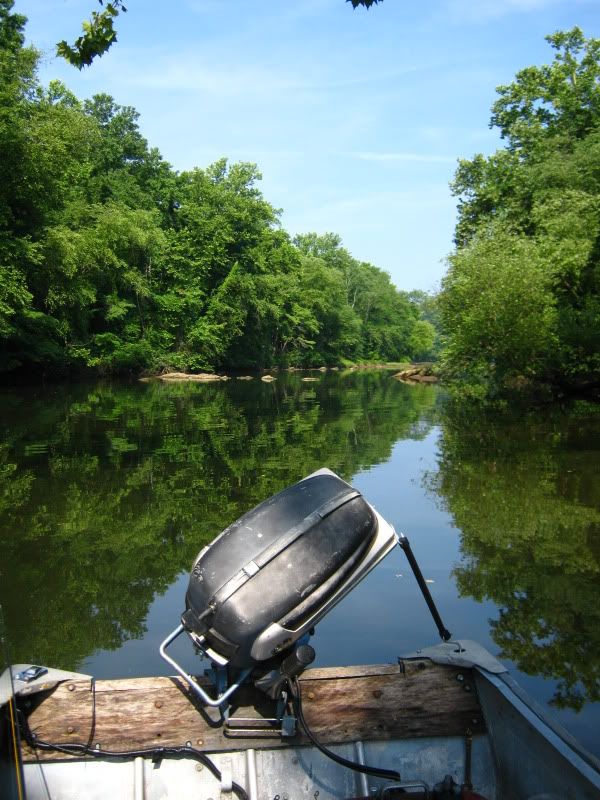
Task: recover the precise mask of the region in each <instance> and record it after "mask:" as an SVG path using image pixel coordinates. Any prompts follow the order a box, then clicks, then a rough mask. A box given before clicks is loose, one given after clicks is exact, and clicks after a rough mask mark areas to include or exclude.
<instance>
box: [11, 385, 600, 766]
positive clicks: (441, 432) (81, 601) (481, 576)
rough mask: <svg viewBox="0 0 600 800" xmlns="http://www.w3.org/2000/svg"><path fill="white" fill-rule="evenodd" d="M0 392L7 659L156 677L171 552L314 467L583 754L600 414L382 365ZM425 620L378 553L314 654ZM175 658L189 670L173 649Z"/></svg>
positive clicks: (364, 650) (597, 550)
mask: <svg viewBox="0 0 600 800" xmlns="http://www.w3.org/2000/svg"><path fill="white" fill-rule="evenodd" d="M316 375H318V376H319V377H318V380H317V381H316V382H311V383H307V382H303V381H302V380H301V377H300V376H299V375H296V374H280V376H279V378H278V380H277V381H276V382H275V383H272V384H265V383H263V382H261V381H258V380H253V381H251V382H241V381H236V380H232V381H230V382H228V383H225V384H200V385H198V384H176V385H163V384H159V383H151V384H142V383H139V384H138V383H133V384H124V383H100V384H95V385H90V384H87V385H68V386H66V385H63V386H48V387H45V388H43V389H19V390H14V391H11V390H3V391H1V392H0V410H1V415H0V424H1V426H2V427H1V434H2V436H1V440H0V526H1V527H0V555H1V561H0V565H1V566H0V570H1V575H0V603H1V604H2V607H3V610H4V616H5V619H6V624H7V628H8V641H9V646H10V655H11V657H12V660H13V661H15V662H19V661H23V662H27V661H30V662H36V663H42V664H50V665H53V666H58V667H63V668H68V669H78V670H80V671H82V672H91V673H93V674H95V675H96V676H97V677H118V676H126V675H152V674H166V672H168V667H167V665H165V664H164V662H162V661H161V659H160V658H159V657H158V654H157V649H158V645H159V643H160V641H162V639H163V638H164V637H165V635H166V634H167V633H168V632H169V631H170V630H172V629H173V628H174V627H175V626H176V625H177V624H178V620H179V615H180V612H181V611H182V604H183V599H184V593H185V588H186V584H187V573H188V570H189V568H190V565H191V562H192V560H193V558H194V557H195V555H196V554H197V552H198V551H199V550H200V549H201V547H202V546H203V545H204V544H206V543H207V542H209V541H210V540H211V539H212V538H213V537H214V536H215V535H216V534H218V533H219V532H220V530H221V529H222V528H224V527H225V526H226V525H227V524H228V523H230V522H231V521H232V520H234V519H235V518H237V517H238V516H240V515H241V514H242V513H243V512H244V511H246V510H247V509H248V508H250V507H251V506H253V505H255V504H256V503H258V502H260V501H261V500H262V499H264V498H265V497H267V496H269V495H271V494H273V493H274V492H276V491H279V490H280V489H282V488H283V487H284V486H286V485H288V484H290V483H292V482H294V481H296V480H298V479H299V478H301V477H302V476H304V475H306V474H307V473H309V472H311V471H313V470H314V469H316V468H318V467H320V466H324V465H327V466H329V467H331V468H332V469H333V470H335V471H336V472H338V473H339V474H341V475H342V476H343V477H344V478H346V479H347V480H350V481H352V482H353V483H354V484H355V485H356V486H357V488H359V489H361V491H363V493H364V494H365V496H366V497H367V498H368V499H369V500H370V502H372V503H373V505H375V506H376V508H377V509H378V510H379V511H380V512H381V513H382V514H383V516H384V517H386V518H387V519H388V520H389V521H390V522H391V523H392V524H393V525H394V526H395V527H396V529H397V530H402V531H404V532H405V533H406V534H407V535H408V536H409V538H410V539H411V542H412V544H413V549H414V551H415V553H416V555H417V558H418V559H419V561H420V563H421V566H422V569H423V572H424V573H425V576H426V578H428V579H429V580H430V581H432V584H431V590H432V593H433V594H434V597H435V599H436V601H437V602H438V605H439V608H440V610H441V612H442V616H443V618H444V621H445V623H446V625H447V627H449V628H450V630H452V632H453V633H454V635H455V636H458V637H462V638H471V639H476V640H478V641H479V642H481V643H482V644H483V645H485V646H486V647H488V648H489V649H490V650H491V651H492V652H494V653H495V654H499V655H500V657H501V658H503V659H504V660H505V661H507V662H509V664H510V665H511V666H514V667H515V668H516V670H517V674H516V677H517V679H518V680H519V681H520V683H521V684H522V685H524V686H525V688H526V689H527V690H528V691H529V692H530V694H532V695H533V696H534V697H536V699H538V700H539V701H540V702H542V703H543V704H546V705H548V704H549V705H551V706H552V708H553V710H554V712H555V713H556V714H557V715H558V716H559V717H560V719H561V721H562V722H563V724H564V725H565V726H566V727H567V728H568V729H569V730H571V731H572V732H573V733H574V734H575V735H576V736H577V737H578V738H579V739H580V740H581V741H582V743H584V744H585V745H586V746H587V747H588V748H589V749H590V750H592V751H594V752H595V753H596V754H598V755H600V742H599V741H598V737H597V735H596V731H597V730H598V729H599V728H600V702H598V701H600V591H599V590H600V460H599V459H598V453H599V450H600V413H598V409H597V408H596V407H593V406H588V405H585V404H578V405H573V406H571V407H569V408H563V409H558V408H554V409H549V410H546V411H537V412H532V413H527V414H524V413H522V412H515V411H513V412H510V411H506V412H503V413H501V414H500V413H498V412H495V413H493V414H491V413H487V414H486V413H483V412H482V413H479V414H476V413H474V412H473V410H472V409H470V410H468V411H467V410H466V409H461V408H456V407H452V406H450V404H448V403H446V402H445V401H444V398H443V395H442V393H441V392H439V390H437V389H435V388H433V387H428V386H423V387H410V386H405V385H402V384H399V383H397V382H396V381H394V380H393V379H392V378H391V377H390V375H389V374H388V373H384V372H359V373H356V372H354V373H350V374H343V373H327V374H323V375H321V374H319V373H316ZM435 640H436V631H435V628H434V626H433V623H432V621H431V619H430V618H429V616H428V612H427V610H426V607H425V605H424V602H423V600H422V598H421V596H420V594H419V593H418V589H417V587H416V584H415V582H414V579H413V578H412V575H411V573H410V569H409V567H408V565H407V563H406V561H405V560H404V556H403V554H402V553H401V552H400V550H398V552H395V553H393V554H392V555H391V556H390V557H389V558H388V559H386V561H384V562H383V563H382V564H381V565H379V567H378V568H377V569H376V570H375V571H374V572H373V573H372V574H371V575H370V576H369V577H368V578H367V579H366V580H365V581H364V582H363V583H362V584H361V585H360V586H359V587H358V589H357V590H355V591H354V592H353V593H352V594H351V595H350V596H349V597H348V598H346V600H345V601H343V602H342V603H341V604H340V605H339V606H338V607H337V608H336V609H335V610H334V611H333V612H332V613H331V614H330V615H329V616H328V617H327V618H326V619H325V620H323V622H322V623H321V624H320V625H319V627H318V630H317V635H316V636H315V638H314V640H313V643H314V646H315V648H316V650H317V658H318V663H320V664H344V663H354V664H358V663H368V662H382V661H393V660H395V658H396V657H397V655H399V654H400V653H403V652H407V651H410V650H414V649H416V648H417V647H422V646H424V645H427V644H431V643H434V642H435ZM181 645H182V646H181V648H180V649H179V652H178V655H179V656H180V657H181V659H182V660H183V661H184V663H185V664H186V666H187V667H188V668H189V669H190V670H193V669H194V666H196V667H197V666H198V665H195V664H194V656H193V655H192V653H191V648H188V647H187V646H186V644H185V643H184V642H182V643H181Z"/></svg>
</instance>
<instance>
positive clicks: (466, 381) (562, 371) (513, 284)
mask: <svg viewBox="0 0 600 800" xmlns="http://www.w3.org/2000/svg"><path fill="white" fill-rule="evenodd" d="M547 40H548V42H549V43H550V45H551V46H552V48H553V49H554V51H555V54H554V60H553V63H552V64H551V65H549V66H542V67H528V68H526V69H523V70H521V71H520V72H519V73H517V76H516V80H515V81H514V82H513V83H511V84H510V85H508V86H500V87H498V90H497V92H498V95H499V97H498V99H497V100H496V102H495V103H494V105H493V106H492V119H491V123H492V125H493V126H495V127H497V128H498V129H499V131H500V134H501V136H502V138H503V139H504V141H505V142H506V145H505V147H503V148H502V149H500V150H498V151H497V152H495V153H494V154H493V155H491V156H489V157H487V158H486V157H484V156H482V155H477V156H475V157H474V158H473V159H472V160H470V161H461V162H460V163H459V167H458V170H457V173H456V177H455V181H454V184H453V188H454V193H455V194H456V195H457V196H458V198H459V217H458V224H457V228H456V245H457V249H456V251H455V253H454V255H453V256H451V257H450V268H449V271H448V274H447V276H446V277H445V279H444V281H443V285H442V287H443V288H442V292H441V295H440V297H439V310H440V313H441V318H442V322H443V327H444V329H445V337H446V338H445V351H444V356H443V367H444V370H445V373H446V375H447V376H448V377H449V378H451V379H453V380H454V382H455V383H456V384H457V385H458V386H460V387H461V388H462V389H463V391H464V390H466V391H467V392H468V393H470V394H472V395H475V396H479V397H489V396H490V395H492V396H493V395H498V394H499V393H502V392H504V391H505V390H506V389H510V388H529V389H535V390H537V389H539V387H540V385H541V384H545V385H546V386H547V387H549V388H550V389H552V390H556V389H559V390H562V391H573V390H582V389H596V390H597V389H599V388H600V40H599V39H587V40H586V39H585V38H584V36H583V33H582V32H581V30H579V28H574V29H573V30H571V31H568V32H564V33H555V34H553V35H552V36H548V37H547Z"/></svg>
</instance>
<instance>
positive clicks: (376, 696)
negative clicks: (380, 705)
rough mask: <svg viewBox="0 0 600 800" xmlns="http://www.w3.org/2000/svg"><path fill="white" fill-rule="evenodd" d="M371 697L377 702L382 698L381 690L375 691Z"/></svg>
mask: <svg viewBox="0 0 600 800" xmlns="http://www.w3.org/2000/svg"><path fill="white" fill-rule="evenodd" d="M373 697H374V698H375V699H376V700H379V698H380V697H383V690H382V689H375V690H374V692H373Z"/></svg>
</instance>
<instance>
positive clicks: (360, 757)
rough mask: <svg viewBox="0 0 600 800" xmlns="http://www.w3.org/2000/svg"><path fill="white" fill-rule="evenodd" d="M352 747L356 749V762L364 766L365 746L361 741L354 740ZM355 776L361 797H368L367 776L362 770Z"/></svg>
mask: <svg viewBox="0 0 600 800" xmlns="http://www.w3.org/2000/svg"><path fill="white" fill-rule="evenodd" d="M354 748H355V750H356V760H357V762H358V763H359V764H360V765H361V766H362V767H364V765H365V763H366V762H365V748H364V747H363V743H362V742H361V741H358V742H354ZM357 777H358V783H359V786H360V792H361V795H362V797H369V782H368V781H367V776H366V775H365V773H364V772H359V773H358V776H357Z"/></svg>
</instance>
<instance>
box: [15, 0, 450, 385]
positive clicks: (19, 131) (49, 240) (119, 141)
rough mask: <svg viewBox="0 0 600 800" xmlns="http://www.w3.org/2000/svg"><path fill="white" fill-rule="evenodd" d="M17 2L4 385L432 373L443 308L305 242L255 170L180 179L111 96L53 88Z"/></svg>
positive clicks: (324, 245) (222, 168)
mask: <svg viewBox="0 0 600 800" xmlns="http://www.w3.org/2000/svg"><path fill="white" fill-rule="evenodd" d="M11 7H12V2H11V0H3V2H0V369H1V370H2V371H10V370H18V369H28V370H29V369H31V367H32V366H34V365H41V366H42V367H43V368H44V370H45V371H46V372H55V373H61V372H65V371H67V370H73V369H78V368H84V369H86V368H88V369H89V368H92V369H96V370H99V371H103V372H122V371H133V372H136V371H138V372H139V371H141V370H144V369H146V370H161V369H179V370H214V369H221V368H227V367H233V368H235V367H244V368H251V367H267V366H272V365H277V364H281V365H288V364H289V365H296V366H302V365H305V366H307V365H311V366H320V365H324V364H325V365H326V364H334V363H335V364H337V363H343V362H344V361H353V362H356V361H397V360H401V359H407V358H417V359H422V358H427V357H429V356H431V352H432V347H433V346H434V337H435V331H434V328H433V326H432V324H431V323H430V322H429V321H427V320H426V319H425V317H424V316H422V314H421V311H420V306H421V305H424V306H426V305H427V300H428V298H427V296H424V295H423V294H422V293H416V294H415V293H413V294H412V295H411V296H409V295H408V294H406V293H404V292H400V291H398V290H397V289H396V288H395V287H394V286H393V284H392V283H391V281H390V277H389V275H388V274H387V273H386V272H383V271H382V270H380V269H378V268H376V267H374V266H372V265H371V264H367V263H363V262H360V261H357V260H356V259H354V258H353V257H352V256H351V255H350V254H349V253H348V252H347V251H346V250H345V249H344V248H342V247H341V242H340V239H339V237H337V236H335V235H333V234H326V235H324V236H317V235H316V234H306V235H302V236H298V237H297V238H296V239H295V240H293V241H292V240H291V239H290V236H289V235H288V234H287V233H286V232H285V231H284V230H282V228H281V226H280V224H279V219H278V211H277V210H276V209H274V208H273V206H271V205H270V204H269V203H268V202H267V201H266V200H265V198H264V197H263V196H262V194H261V192H260V190H259V189H258V188H257V181H258V180H259V179H260V174H259V172H258V170H257V168H256V166H255V165H253V164H247V163H238V164H233V165H228V163H227V161H226V160H225V159H223V160H221V161H218V162H217V163H215V164H213V165H212V166H210V167H208V168H206V169H194V170H192V171H190V172H183V173H177V172H176V171H174V170H173V169H172V168H171V167H170V165H169V164H168V163H167V162H165V161H164V160H163V158H162V157H161V155H160V153H159V152H158V150H157V149H155V148H150V147H149V146H148V143H147V142H146V140H145V139H144V138H143V136H142V135H141V134H140V131H139V128H138V123H137V120H138V114H137V113H136V111H135V110H134V109H133V108H131V107H128V106H125V107H123V106H119V105H117V104H116V103H115V101H114V100H113V99H112V98H111V97H109V96H108V95H96V96H95V97H93V98H92V99H91V100H86V101H83V102H81V101H80V100H79V99H78V98H76V97H75V96H74V95H73V94H72V93H71V92H70V91H69V90H68V89H67V88H66V87H65V86H64V85H62V84H61V83H59V82H57V81H53V82H51V83H50V85H49V86H48V87H47V88H45V87H42V86H41V85H40V84H39V83H38V81H37V79H36V64H37V61H38V54H37V53H36V51H35V50H34V49H33V48H31V47H24V37H23V27H24V25H25V21H26V20H25V18H24V17H22V16H20V15H17V14H12V13H11Z"/></svg>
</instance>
